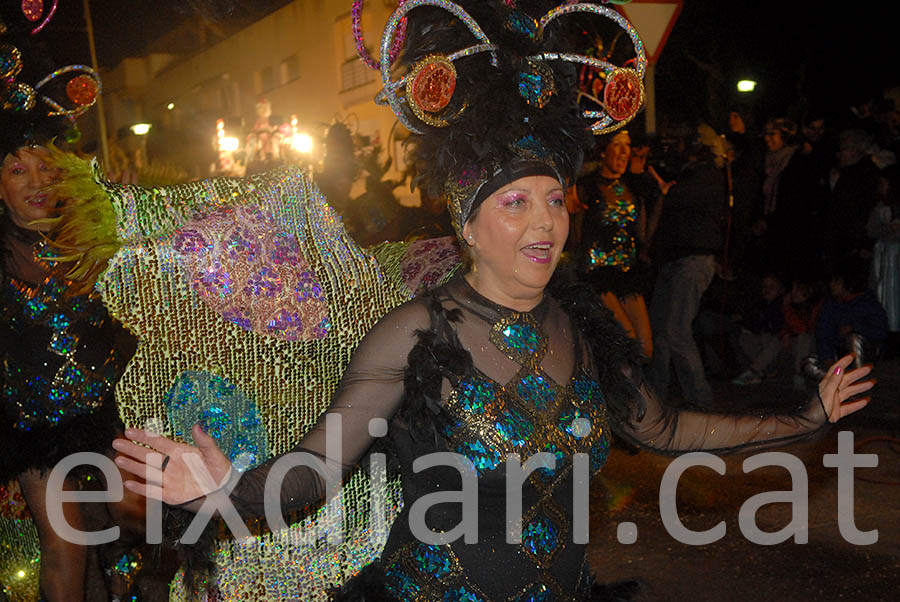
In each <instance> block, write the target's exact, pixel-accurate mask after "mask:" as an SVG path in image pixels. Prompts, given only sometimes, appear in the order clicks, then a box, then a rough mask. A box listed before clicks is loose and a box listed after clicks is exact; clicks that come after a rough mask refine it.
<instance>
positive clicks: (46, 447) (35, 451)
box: [0, 397, 123, 483]
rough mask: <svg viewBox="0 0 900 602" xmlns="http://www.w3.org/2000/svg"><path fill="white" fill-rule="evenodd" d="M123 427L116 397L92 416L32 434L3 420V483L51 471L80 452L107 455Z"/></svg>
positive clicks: (0, 449)
mask: <svg viewBox="0 0 900 602" xmlns="http://www.w3.org/2000/svg"><path fill="white" fill-rule="evenodd" d="M122 429H123V424H122V421H121V419H120V418H119V413H118V410H117V409H116V405H115V403H114V402H113V399H112V397H110V398H109V399H107V400H106V401H105V402H104V403H103V404H102V405H101V406H100V407H99V408H97V409H95V410H94V411H92V412H91V413H90V414H84V415H81V416H74V417H72V418H69V419H67V420H65V421H64V422H61V423H60V424H56V425H51V424H46V423H41V424H37V425H35V426H33V427H32V428H30V429H29V430H21V429H17V428H14V427H13V424H12V422H11V421H10V420H9V419H8V418H7V417H5V416H3V417H2V418H0V483H5V482H7V481H10V480H12V479H14V478H16V477H17V476H18V475H20V474H22V473H23V472H25V471H26V470H29V469H37V470H41V471H44V472H46V471H50V470H52V468H53V467H54V466H56V464H57V463H58V462H59V461H60V460H62V459H63V458H65V457H66V456H68V455H70V454H74V453H76V452H96V453H100V454H107V453H108V452H109V451H110V450H111V447H110V444H111V443H112V440H113V438H114V437H115V436H116V435H117V434H119V433H121V432H122Z"/></svg>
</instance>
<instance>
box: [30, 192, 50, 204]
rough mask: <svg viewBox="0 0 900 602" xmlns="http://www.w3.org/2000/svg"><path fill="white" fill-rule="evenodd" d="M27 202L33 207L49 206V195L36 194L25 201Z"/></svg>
mask: <svg viewBox="0 0 900 602" xmlns="http://www.w3.org/2000/svg"><path fill="white" fill-rule="evenodd" d="M25 202H26V203H27V204H28V205H31V206H32V207H43V206H44V205H45V204H47V195H46V194H43V193H41V194H35V195H33V196H30V197H28V198H27V199H25Z"/></svg>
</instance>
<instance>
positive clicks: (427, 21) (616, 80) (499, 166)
mask: <svg viewBox="0 0 900 602" xmlns="http://www.w3.org/2000/svg"><path fill="white" fill-rule="evenodd" d="M598 16H599V17H601V18H603V19H607V20H610V21H612V22H614V23H615V24H617V25H618V26H620V27H622V28H624V29H625V30H626V32H627V33H628V34H629V35H630V36H631V39H632V41H633V42H634V46H635V55H636V56H635V68H634V69H631V68H621V67H617V66H615V65H612V64H611V63H608V62H606V61H602V60H599V59H596V58H592V57H589V56H585V55H583V54H579V53H578V51H580V50H582V49H583V46H584V42H583V37H584V28H583V27H582V25H583V23H584V21H585V20H588V19H596V18H597V17H598ZM404 18H405V19H406V21H405V22H404V21H403V19H404ZM404 23H405V34H406V41H405V44H404V45H403V50H402V53H401V55H400V57H399V60H398V61H397V64H396V65H392V64H391V63H392V61H391V56H390V55H391V50H392V48H394V47H395V45H396V38H397V37H398V36H397V34H398V30H400V29H402V27H403V25H404ZM381 52H382V58H381V65H380V66H381V74H382V80H383V82H384V90H382V92H381V93H380V94H379V95H378V97H377V98H376V101H377V102H381V103H387V104H389V105H390V106H391V108H392V109H393V111H394V113H395V114H396V115H397V117H398V118H399V119H400V121H401V122H402V123H403V124H404V125H405V126H406V127H407V128H408V129H409V130H410V131H411V132H413V134H414V137H413V147H412V150H411V153H410V157H411V159H412V162H413V166H414V169H415V172H416V182H417V184H418V185H419V186H420V187H421V188H422V189H424V190H425V191H426V192H427V193H428V194H429V195H431V196H443V197H445V198H446V199H447V201H448V204H449V206H450V213H451V217H452V219H453V223H454V227H455V228H456V230H457V233H459V232H461V229H462V227H463V225H464V224H465V222H466V220H467V219H468V218H469V217H470V216H471V215H472V212H473V210H474V209H475V207H476V206H477V202H478V201H480V200H483V198H484V197H485V196H487V195H486V194H485V192H486V190H485V188H486V183H488V182H491V181H492V180H494V179H495V178H497V177H502V176H503V174H504V172H508V171H510V170H511V169H512V166H514V165H517V164H521V163H523V162H525V163H529V164H531V165H543V166H545V168H546V171H547V172H548V173H552V174H554V175H556V177H558V178H559V179H560V180H562V181H565V180H571V179H572V178H573V177H574V176H575V174H576V172H577V171H578V169H579V167H580V165H581V160H582V156H583V154H584V151H585V149H586V148H588V147H589V146H590V144H591V142H592V138H591V134H592V133H606V132H609V131H612V130H614V129H617V128H619V127H621V126H622V125H624V124H625V123H626V122H627V121H629V120H630V119H631V118H632V117H633V116H634V115H635V114H636V113H637V111H638V109H639V108H640V105H641V103H642V101H643V85H642V79H643V74H644V69H645V66H646V58H645V56H644V51H643V46H642V44H641V42H640V40H639V38H638V37H637V33H636V32H635V31H634V28H633V27H631V25H630V24H629V23H628V21H627V20H625V19H624V18H623V17H622V16H621V15H619V14H618V13H616V12H615V11H614V10H612V9H610V8H607V7H605V6H602V5H601V4H600V3H592V2H582V3H571V2H570V3H564V4H560V3H559V2H549V1H546V0H460V1H459V2H449V1H447V0H407V1H406V2H405V3H402V4H401V6H400V8H398V9H397V11H395V13H394V14H393V15H392V16H391V18H390V19H389V21H388V24H387V26H386V28H385V31H384V35H383V37H382V41H381ZM576 65H589V66H591V67H593V68H596V69H600V70H602V71H603V73H604V74H605V79H606V86H605V91H604V98H603V99H602V102H603V105H602V106H601V107H598V109H599V110H597V111H583V110H581V109H580V108H579V106H578V98H577V96H578V86H577V74H576ZM395 67H399V68H400V69H399V70H396V69H394V68H395ZM396 71H399V72H400V73H403V75H402V77H400V79H393V78H392V74H393V73H394V72H396ZM532 171H533V170H532ZM519 173H522V171H521V170H519ZM494 181H496V180H494Z"/></svg>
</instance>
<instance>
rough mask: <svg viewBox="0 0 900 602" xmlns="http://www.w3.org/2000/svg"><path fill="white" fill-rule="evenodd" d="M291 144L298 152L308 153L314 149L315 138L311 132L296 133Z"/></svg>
mask: <svg viewBox="0 0 900 602" xmlns="http://www.w3.org/2000/svg"><path fill="white" fill-rule="evenodd" d="M291 146H292V147H293V148H294V150H295V151H297V152H298V153H303V154H304V155H308V154H310V153H311V152H312V150H313V139H312V136H310V135H309V134H294V135H293V137H291Z"/></svg>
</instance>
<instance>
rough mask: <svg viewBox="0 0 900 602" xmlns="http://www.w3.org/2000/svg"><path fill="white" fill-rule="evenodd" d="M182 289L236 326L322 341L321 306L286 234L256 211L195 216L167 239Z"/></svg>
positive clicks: (299, 252)
mask: <svg viewBox="0 0 900 602" xmlns="http://www.w3.org/2000/svg"><path fill="white" fill-rule="evenodd" d="M171 240H172V248H173V250H174V251H175V253H176V256H177V257H178V259H179V260H180V262H181V264H182V266H183V267H184V268H185V271H186V273H187V274H188V275H189V279H190V285H191V288H192V289H193V290H194V292H195V293H196V294H197V296H199V297H200V299H201V300H202V301H203V302H204V304H205V305H207V306H208V307H209V308H210V309H212V310H213V311H215V312H216V313H218V314H219V315H220V316H222V317H223V318H224V319H225V320H227V321H229V322H231V323H233V324H236V325H237V326H239V327H241V328H243V329H245V330H251V331H253V332H258V333H260V334H265V335H268V336H272V337H275V338H278V339H281V340H285V341H301V340H311V339H320V338H323V337H325V336H327V335H328V331H329V330H330V325H331V322H330V320H329V316H328V305H327V303H326V300H325V295H324V293H323V290H322V285H321V284H320V282H319V280H318V278H317V276H316V274H315V272H314V271H313V269H312V267H311V266H310V265H309V263H308V262H307V261H306V258H305V257H304V256H303V249H302V247H301V246H300V244H299V243H298V241H297V238H296V237H295V236H293V235H292V234H289V233H286V232H283V231H281V230H279V228H278V225H277V224H276V222H275V220H273V219H272V216H271V215H270V214H269V213H267V212H264V211H261V210H260V209H259V208H258V207H234V208H229V209H227V210H224V209H223V210H217V211H214V212H212V213H210V214H208V215H206V216H198V217H196V219H195V220H194V221H192V222H191V223H190V224H189V225H188V226H187V227H185V228H184V229H182V230H180V231H178V232H176V233H175V234H174V235H173V236H172V239H171Z"/></svg>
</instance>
